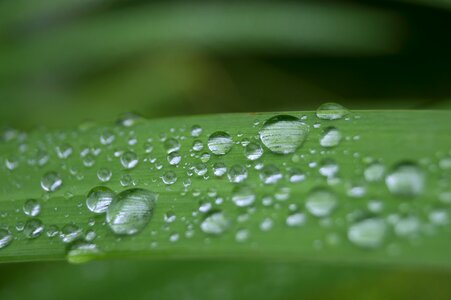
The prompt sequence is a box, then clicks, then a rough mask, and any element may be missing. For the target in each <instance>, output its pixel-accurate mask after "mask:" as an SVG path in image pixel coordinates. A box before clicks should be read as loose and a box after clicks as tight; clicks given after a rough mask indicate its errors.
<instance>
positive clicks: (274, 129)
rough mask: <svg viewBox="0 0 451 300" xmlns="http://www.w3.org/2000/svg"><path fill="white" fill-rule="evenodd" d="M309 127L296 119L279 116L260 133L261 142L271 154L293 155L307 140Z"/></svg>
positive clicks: (269, 122) (264, 125) (271, 120)
mask: <svg viewBox="0 0 451 300" xmlns="http://www.w3.org/2000/svg"><path fill="white" fill-rule="evenodd" d="M308 133H309V126H308V125H307V124H305V123H303V122H301V120H299V119H298V118H296V117H293V116H288V115H279V116H275V117H272V118H270V119H268V120H267V121H266V122H265V123H264V124H263V127H262V128H261V129H260V131H259V135H260V140H261V141H262V143H263V145H265V146H266V147H267V148H268V149H269V150H270V151H271V152H273V153H278V154H289V153H293V152H295V151H296V149H298V148H299V147H300V146H301V145H302V143H303V142H304V141H305V140H306V139H307V136H308Z"/></svg>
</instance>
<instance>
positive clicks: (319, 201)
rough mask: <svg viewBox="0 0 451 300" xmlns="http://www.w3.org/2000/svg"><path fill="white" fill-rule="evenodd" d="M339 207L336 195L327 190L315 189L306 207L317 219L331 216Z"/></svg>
mask: <svg viewBox="0 0 451 300" xmlns="http://www.w3.org/2000/svg"><path fill="white" fill-rule="evenodd" d="M337 205H338V198H337V195H336V194H335V193H333V192H332V191H331V190H329V189H327V188H322V187H319V188H314V189H313V190H311V191H310V192H309V194H308V195H307V199H306V203H305V207H306V208H307V210H308V211H309V212H310V213H311V214H312V215H314V216H316V217H326V216H329V215H330V214H331V213H332V211H333V210H334V209H335V208H336V207H337Z"/></svg>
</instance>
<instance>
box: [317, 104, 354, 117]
mask: <svg viewBox="0 0 451 300" xmlns="http://www.w3.org/2000/svg"><path fill="white" fill-rule="evenodd" d="M348 113H349V111H348V109H347V108H345V107H343V106H342V105H340V104H338V103H332V102H329V103H324V104H321V105H320V106H319V107H318V109H317V110H316V116H317V117H318V118H320V119H323V120H338V119H341V118H343V117H344V116H346V115H347V114H348Z"/></svg>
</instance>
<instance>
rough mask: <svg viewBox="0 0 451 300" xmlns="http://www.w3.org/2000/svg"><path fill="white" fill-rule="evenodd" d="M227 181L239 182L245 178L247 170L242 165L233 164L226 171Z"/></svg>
mask: <svg viewBox="0 0 451 300" xmlns="http://www.w3.org/2000/svg"><path fill="white" fill-rule="evenodd" d="M227 177H228V178H229V181H230V182H232V183H241V182H243V181H245V180H246V179H247V170H246V167H244V166H243V165H233V166H232V167H231V168H230V170H229V172H228V173H227Z"/></svg>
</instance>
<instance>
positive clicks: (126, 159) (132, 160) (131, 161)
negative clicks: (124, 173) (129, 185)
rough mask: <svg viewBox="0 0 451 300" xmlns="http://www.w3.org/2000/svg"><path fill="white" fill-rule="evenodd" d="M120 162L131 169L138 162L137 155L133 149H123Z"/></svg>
mask: <svg viewBox="0 0 451 300" xmlns="http://www.w3.org/2000/svg"><path fill="white" fill-rule="evenodd" d="M121 164H122V166H123V167H124V168H126V169H133V168H134V167H136V165H137V164H138V155H137V154H136V153H135V152H133V151H125V152H124V153H122V155H121Z"/></svg>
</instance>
